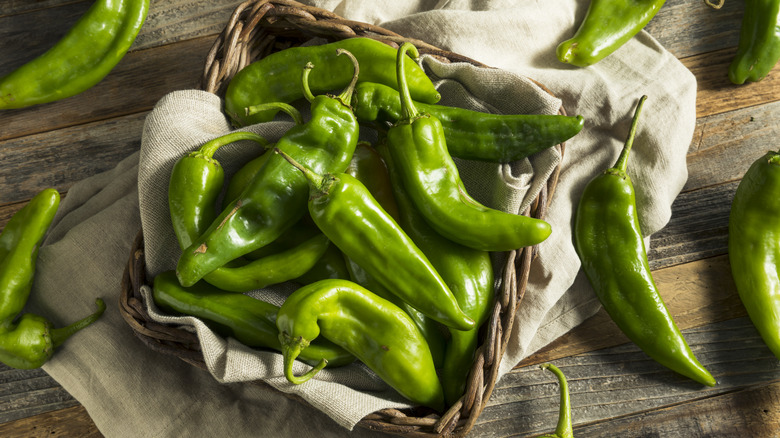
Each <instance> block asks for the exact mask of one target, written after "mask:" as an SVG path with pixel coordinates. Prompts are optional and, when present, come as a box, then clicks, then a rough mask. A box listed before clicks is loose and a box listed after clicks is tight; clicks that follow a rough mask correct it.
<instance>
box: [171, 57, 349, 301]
mask: <svg viewBox="0 0 780 438" xmlns="http://www.w3.org/2000/svg"><path fill="white" fill-rule="evenodd" d="M340 53H344V54H347V56H349V57H350V59H352V60H353V66H354V76H353V82H352V83H351V84H350V85H349V86H348V87H347V88H346V89H345V90H344V91H343V92H342V93H341V94H340V95H339V96H329V95H319V96H316V97H315V96H314V95H313V94H312V93H311V90H310V89H309V86H308V76H309V71H311V69H312V68H313V66H312V65H311V64H309V65H307V67H306V68H304V69H303V75H302V78H301V83H302V88H303V89H304V95H305V96H306V98H307V99H308V100H309V101H310V102H311V114H312V117H311V119H310V120H309V121H308V122H306V123H304V124H302V125H296V126H293V127H292V128H290V129H289V130H288V131H287V132H286V133H285V134H284V135H283V136H282V138H280V139H279V141H278V142H277V143H276V147H277V148H279V149H281V150H284V151H286V152H288V153H290V154H293V155H295V156H296V157H298V158H299V159H300V160H302V161H303V162H304V163H305V164H306V165H307V166H309V167H311V168H313V169H316V170H317V171H318V172H331V171H334V172H340V171H343V170H344V169H346V167H347V165H348V164H349V161H350V159H351V157H352V154H353V152H354V150H355V145H356V144H357V138H358V123H357V120H356V119H355V115H354V114H353V113H352V110H351V108H350V107H349V101H350V100H351V96H352V91H353V90H354V84H355V82H356V80H357V76H358V74H359V71H358V64H357V60H355V59H354V57H353V56H352V55H351V54H349V52H346V51H344V52H340ZM308 192H309V191H308V184H307V182H306V178H305V177H304V176H303V175H302V174H301V173H300V172H298V171H296V170H295V169H294V168H292V167H291V166H290V165H289V164H288V163H287V162H286V161H285V159H284V158H282V157H280V156H278V155H274V156H269V158H268V161H267V162H266V163H265V165H263V166H262V167H261V168H260V170H259V171H258V173H257V174H255V176H254V177H253V178H252V181H251V182H250V183H249V185H248V186H247V187H246V188H245V189H244V191H243V192H242V193H241V195H240V196H239V197H238V198H237V199H236V200H235V201H232V202H231V203H230V204H229V205H228V206H227V208H225V210H224V211H223V212H222V214H220V215H219V216H218V217H217V218H216V220H215V221H214V222H213V223H212V224H211V225H210V226H209V227H208V229H206V231H205V232H204V233H203V234H202V235H201V236H200V237H199V238H198V239H196V240H195V242H193V243H192V245H190V246H189V247H188V248H186V249H185V250H184V251H183V252H182V255H181V258H180V259H179V263H178V266H177V268H176V272H177V275H178V276H179V281H180V282H181V284H182V285H183V286H191V285H193V284H195V283H196V282H197V281H198V280H200V279H201V278H203V277H204V276H205V275H206V274H208V273H209V272H211V271H213V270H215V269H217V268H219V267H220V266H223V265H224V264H226V263H227V262H229V261H231V260H234V259H237V258H238V257H241V256H243V255H245V254H247V253H250V252H252V251H254V250H256V249H258V248H262V247H263V246H265V245H267V244H269V243H270V242H272V241H274V240H275V239H276V238H278V237H279V236H280V235H281V234H282V233H283V232H284V231H285V230H287V229H288V228H290V227H291V226H292V225H293V224H295V223H296V222H297V221H299V220H300V219H301V218H303V217H304V215H305V213H306V198H307V195H308Z"/></svg>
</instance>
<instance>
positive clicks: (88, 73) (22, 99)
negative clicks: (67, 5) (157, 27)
mask: <svg viewBox="0 0 780 438" xmlns="http://www.w3.org/2000/svg"><path fill="white" fill-rule="evenodd" d="M148 12H149V0H98V1H96V2H95V3H93V4H92V6H90V8H89V9H88V10H87V12H85V13H84V15H83V16H81V18H79V20H78V21H77V22H76V24H74V25H73V27H72V28H71V29H70V30H69V31H68V33H67V34H65V36H64V37H62V39H60V40H59V41H58V42H57V43H56V44H55V45H54V46H52V47H51V48H50V49H49V50H47V51H46V52H45V53H43V54H42V55H40V56H39V57H37V58H35V59H33V60H32V61H30V62H28V63H26V64H24V65H22V66H21V67H19V68H18V69H16V70H14V71H13V72H11V73H9V74H7V75H6V76H4V77H3V78H0V109H10V108H24V107H28V106H31V105H36V104H41V103H48V102H54V101H56V100H60V99H64V98H66V97H70V96H73V95H76V94H79V93H81V92H83V91H85V90H87V89H89V88H91V87H92V86H94V85H95V84H97V83H98V82H100V81H101V80H102V79H103V78H104V77H106V75H108V73H109V72H111V70H112V69H113V68H114V67H115V66H116V65H117V64H118V63H119V61H120V60H121V59H122V58H123V57H124V56H125V54H126V53H127V51H128V50H129V49H130V46H132V44H133V42H134V41H135V37H136V36H137V35H138V31H139V30H140V29H141V26H142V25H143V23H144V21H145V20H146V15H147V13H148Z"/></svg>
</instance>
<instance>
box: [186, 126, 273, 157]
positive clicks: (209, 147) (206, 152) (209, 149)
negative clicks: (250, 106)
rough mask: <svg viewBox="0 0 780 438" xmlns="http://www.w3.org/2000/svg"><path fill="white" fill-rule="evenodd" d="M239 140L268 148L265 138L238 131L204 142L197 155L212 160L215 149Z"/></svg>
mask: <svg viewBox="0 0 780 438" xmlns="http://www.w3.org/2000/svg"><path fill="white" fill-rule="evenodd" d="M240 140H252V141H254V142H256V143H259V144H261V145H262V146H263V148H267V147H268V140H266V139H265V138H263V137H261V136H259V135H257V134H255V133H253V132H243V131H238V132H231V133H230V134H225V135H223V136H221V137H217V138H215V139H213V140H209V141H208V142H206V144H204V145H203V146H201V147H200V149H198V152H197V154H198V155H200V156H204V157H206V158H213V157H214V154H215V153H216V152H217V149H219V148H221V147H222V146H225V145H227V144H230V143H235V142H237V141H240Z"/></svg>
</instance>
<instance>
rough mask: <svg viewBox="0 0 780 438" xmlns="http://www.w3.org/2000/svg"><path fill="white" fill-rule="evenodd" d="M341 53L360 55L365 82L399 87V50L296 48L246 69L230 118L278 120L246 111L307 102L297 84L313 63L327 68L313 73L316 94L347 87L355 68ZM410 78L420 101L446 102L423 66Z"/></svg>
mask: <svg viewBox="0 0 780 438" xmlns="http://www.w3.org/2000/svg"><path fill="white" fill-rule="evenodd" d="M337 49H343V50H347V51H349V52H350V53H352V54H354V55H355V57H356V58H357V60H358V63H359V64H360V65H361V70H362V71H361V74H360V78H359V80H360V81H371V82H379V83H383V84H385V85H388V86H391V87H396V86H397V82H396V77H395V73H394V70H393V66H394V65H395V53H396V50H395V49H394V48H392V47H390V46H388V45H386V44H384V43H381V42H379V41H376V40H373V39H370V38H349V39H345V40H341V41H336V42H333V43H329V44H323V45H317V46H307V47H290V48H288V49H285V50H282V51H279V52H276V53H273V54H271V55H268V56H266V57H265V58H263V59H260V60H259V61H255V62H253V63H252V64H250V65H248V66H246V67H245V68H243V69H242V70H241V71H239V72H238V73H237V74H236V75H235V77H234V78H233V79H232V80H231V81H230V83H229V84H228V87H227V90H226V91H225V112H226V113H227V114H228V115H229V116H230V117H231V118H232V119H233V122H234V123H235V124H237V125H238V126H246V125H250V124H254V123H260V122H267V121H269V120H271V119H273V117H274V114H275V113H276V112H275V111H273V110H269V111H263V112H258V113H255V114H252V115H246V114H245V111H244V110H245V108H247V107H250V106H252V105H257V104H262V103H267V102H286V103H290V102H293V101H295V100H298V99H300V98H302V97H304V96H303V94H302V93H301V89H300V87H299V86H297V82H296V81H297V79H298V76H299V72H300V70H301V69H302V68H303V67H304V66H305V65H306V64H307V63H309V62H311V63H313V64H314V65H321V66H324V67H323V68H321V69H318V70H317V71H314V72H312V77H311V85H310V86H311V90H312V92H314V93H324V92H329V91H331V90H337V89H341V88H343V87H345V86H346V85H347V84H348V83H349V82H350V80H351V78H352V76H353V75H352V70H353V67H352V65H351V64H350V63H349V62H347V61H346V60H345V59H342V58H340V57H338V56H336V51H337ZM408 74H409V78H410V79H409V81H410V82H411V85H410V86H411V87H412V90H413V91H412V93H413V95H414V96H415V98H417V99H419V100H421V101H423V102H429V103H435V102H437V101H438V100H439V99H440V98H441V95H440V94H439V92H438V91H436V89H435V88H434V87H433V84H432V83H431V82H430V80H429V79H428V77H427V76H426V75H425V72H424V71H423V69H422V68H421V67H420V66H418V65H416V64H410V65H409V66H408ZM346 103H349V102H346Z"/></svg>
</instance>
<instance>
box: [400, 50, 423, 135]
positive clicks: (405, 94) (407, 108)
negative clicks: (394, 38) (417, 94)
mask: <svg viewBox="0 0 780 438" xmlns="http://www.w3.org/2000/svg"><path fill="white" fill-rule="evenodd" d="M406 52H410V53H411V54H412V56H413V57H414V58H417V57H419V56H420V52H418V51H417V47H415V46H414V45H413V44H412V43H410V42H405V43H403V44H401V47H399V48H398V55H397V58H396V62H395V74H396V76H397V78H398V79H397V80H398V91H399V92H400V93H401V119H402V120H405V121H410V120H412V119H414V118H415V117H417V115H418V112H417V108H416V107H415V106H414V101H413V100H412V95H411V93H410V92H409V84H408V83H407V81H406V70H405V68H404V67H405V64H406V62H405V60H406Z"/></svg>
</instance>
